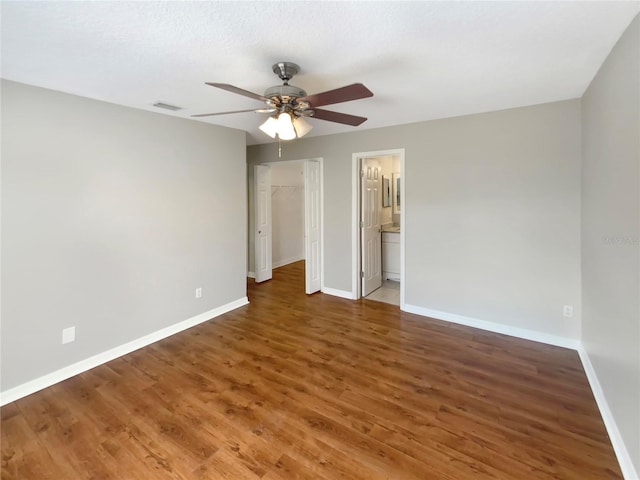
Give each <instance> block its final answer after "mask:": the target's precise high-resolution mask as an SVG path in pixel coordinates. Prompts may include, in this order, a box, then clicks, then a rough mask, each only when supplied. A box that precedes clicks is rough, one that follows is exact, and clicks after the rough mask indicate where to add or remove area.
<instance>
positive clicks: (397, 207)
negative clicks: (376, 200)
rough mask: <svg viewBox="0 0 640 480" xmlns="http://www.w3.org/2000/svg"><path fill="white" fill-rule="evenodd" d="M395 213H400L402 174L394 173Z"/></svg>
mask: <svg viewBox="0 0 640 480" xmlns="http://www.w3.org/2000/svg"><path fill="white" fill-rule="evenodd" d="M393 213H400V174H399V173H394V174H393Z"/></svg>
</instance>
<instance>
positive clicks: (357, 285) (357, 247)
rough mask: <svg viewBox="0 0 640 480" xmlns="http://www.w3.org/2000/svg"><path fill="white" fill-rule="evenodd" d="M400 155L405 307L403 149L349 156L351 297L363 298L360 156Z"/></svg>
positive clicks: (405, 205)
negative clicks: (361, 275)
mask: <svg viewBox="0 0 640 480" xmlns="http://www.w3.org/2000/svg"><path fill="white" fill-rule="evenodd" d="M388 156H394V157H399V158H400V205H402V208H401V209H400V225H401V228H400V310H404V293H405V231H406V228H405V226H406V222H405V218H406V212H407V202H406V201H405V195H406V190H407V189H406V188H405V179H406V178H407V176H406V174H405V158H404V157H405V152H404V148H396V149H392V150H374V151H370V152H356V153H354V154H352V156H351V228H352V230H351V296H352V298H353V299H354V300H357V299H359V298H361V297H362V282H361V280H360V270H361V268H362V263H361V262H362V251H361V250H362V248H361V242H360V202H361V201H362V198H361V194H360V164H361V160H362V159H363V158H368V157H388Z"/></svg>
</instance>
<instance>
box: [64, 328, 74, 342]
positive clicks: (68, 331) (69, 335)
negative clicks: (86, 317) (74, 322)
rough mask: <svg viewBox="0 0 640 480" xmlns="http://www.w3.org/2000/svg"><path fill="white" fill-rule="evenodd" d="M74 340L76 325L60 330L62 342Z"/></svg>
mask: <svg viewBox="0 0 640 480" xmlns="http://www.w3.org/2000/svg"><path fill="white" fill-rule="evenodd" d="M75 340H76V327H69V328H65V329H64V330H62V343H63V344H65V343H71V342H75Z"/></svg>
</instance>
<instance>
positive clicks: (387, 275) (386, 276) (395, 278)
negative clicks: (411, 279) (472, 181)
mask: <svg viewBox="0 0 640 480" xmlns="http://www.w3.org/2000/svg"><path fill="white" fill-rule="evenodd" d="M382 280H393V281H394V282H399V281H400V274H398V273H389V272H382Z"/></svg>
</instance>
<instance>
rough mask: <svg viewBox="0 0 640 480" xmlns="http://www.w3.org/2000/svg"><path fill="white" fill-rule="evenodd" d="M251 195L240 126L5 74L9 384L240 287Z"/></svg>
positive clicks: (5, 383) (5, 369)
mask: <svg viewBox="0 0 640 480" xmlns="http://www.w3.org/2000/svg"><path fill="white" fill-rule="evenodd" d="M246 208H247V205H246V149H245V134H244V132H241V131H238V130H232V129H227V128H221V127H214V126H210V125H206V124H203V123H198V122H193V121H189V120H183V119H178V118H174V117H170V116H166V115H160V114H154V113H149V112H143V111H140V110H134V109H130V108H126V107H120V106H116V105H112V104H108V103H103V102H98V101H94V100H89V99H86V98H81V97H77V96H73V95H67V94H62V93H58V92H53V91H50V90H45V89H41V88H35V87H30V86H26V85H22V84H18V83H13V82H8V81H3V82H2V252H1V253H2V312H1V313H2V371H1V373H2V390H3V391H6V390H7V389H9V388H12V387H15V386H17V385H19V384H22V383H24V382H26V381H29V380H33V379H35V378H37V377H39V376H42V375H44V374H47V373H50V372H53V371H55V370H58V369H60V368H62V367H64V366H68V365H70V364H73V363H75V362H78V361H80V360H83V359H86V358H88V357H90V356H92V355H95V354H98V353H101V352H103V351H106V350H108V349H110V348H113V347H116V346H119V345H121V344H123V343H125V342H128V341H131V340H134V339H137V338H139V337H141V336H144V335H146V334H149V333H152V332H155V331H157V330H159V329H161V328H163V327H167V326H170V325H172V324H175V323H178V322H180V321H183V320H186V319H188V318H191V317H193V316H195V315H197V314H200V313H203V312H206V311H209V310H211V309H213V308H216V307H219V306H222V305H225V304H227V303H229V302H232V301H234V300H238V299H241V298H243V297H245V296H246V279H245V265H246V247H245V239H246V236H247V232H246ZM197 287H202V289H203V298H202V299H199V300H196V299H195V294H194V293H195V289H196V288H197ZM69 326H75V327H76V329H77V340H76V341H75V342H74V343H70V344H66V345H62V344H61V331H62V329H63V328H65V327H69Z"/></svg>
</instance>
